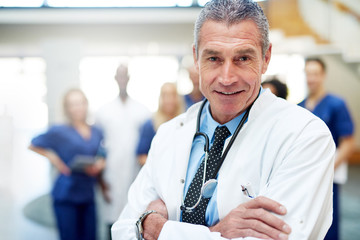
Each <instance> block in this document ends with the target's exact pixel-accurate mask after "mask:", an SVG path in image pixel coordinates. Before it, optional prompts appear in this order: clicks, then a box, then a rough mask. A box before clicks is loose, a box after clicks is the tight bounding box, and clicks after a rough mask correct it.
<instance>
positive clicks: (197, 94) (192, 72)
mask: <svg viewBox="0 0 360 240" xmlns="http://www.w3.org/2000/svg"><path fill="white" fill-rule="evenodd" d="M187 70H188V72H189V78H190V80H191V83H192V85H193V89H192V90H191V93H189V94H187V95H185V96H184V100H185V104H186V109H188V108H189V107H191V106H192V105H193V104H194V103H197V102H200V101H201V100H203V99H204V96H203V94H202V93H201V91H200V88H199V73H198V72H197V71H196V69H195V67H194V65H191V66H190V67H188V68H187Z"/></svg>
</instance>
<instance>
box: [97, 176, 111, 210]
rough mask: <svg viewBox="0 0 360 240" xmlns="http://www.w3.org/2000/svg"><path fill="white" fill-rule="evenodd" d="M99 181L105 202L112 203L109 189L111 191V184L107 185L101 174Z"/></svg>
mask: <svg viewBox="0 0 360 240" xmlns="http://www.w3.org/2000/svg"><path fill="white" fill-rule="evenodd" d="M98 181H99V185H100V189H101V193H102V195H103V197H104V200H105V202H107V203H111V197H110V195H109V189H110V186H109V184H107V183H106V182H105V180H104V179H103V178H102V176H101V174H100V176H99V178H98Z"/></svg>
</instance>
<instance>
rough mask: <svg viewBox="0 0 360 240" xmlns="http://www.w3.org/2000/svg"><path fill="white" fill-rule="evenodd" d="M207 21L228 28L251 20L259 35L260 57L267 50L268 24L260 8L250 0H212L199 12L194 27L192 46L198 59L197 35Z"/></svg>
mask: <svg viewBox="0 0 360 240" xmlns="http://www.w3.org/2000/svg"><path fill="white" fill-rule="evenodd" d="M207 20H212V21H215V22H221V23H225V24H227V25H228V26H231V25H233V24H236V23H239V22H241V21H243V20H252V21H254V22H255V24H256V25H257V27H258V29H259V32H260V35H261V39H260V40H261V42H260V43H261V48H262V55H263V57H265V53H266V51H267V50H268V48H269V45H270V42H269V23H268V20H267V18H266V16H265V14H264V12H263V10H262V9H261V7H260V6H259V5H258V4H257V3H256V2H254V1H252V0H212V1H210V2H208V3H206V4H205V7H204V8H203V9H202V10H201V12H200V14H199V16H198V18H197V20H196V22H195V27H194V44H195V52H196V58H197V57H198V45H199V34H200V30H201V28H202V26H203V25H204V23H205V22H206V21H207Z"/></svg>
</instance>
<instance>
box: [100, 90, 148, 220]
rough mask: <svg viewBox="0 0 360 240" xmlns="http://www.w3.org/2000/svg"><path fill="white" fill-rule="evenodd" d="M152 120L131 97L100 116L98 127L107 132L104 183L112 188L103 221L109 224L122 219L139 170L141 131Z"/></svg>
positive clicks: (108, 107) (111, 105) (106, 108)
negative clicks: (149, 119) (145, 123)
mask: <svg viewBox="0 0 360 240" xmlns="http://www.w3.org/2000/svg"><path fill="white" fill-rule="evenodd" d="M149 117H150V112H149V110H147V108H146V107H144V106H143V105H141V104H140V103H138V102H136V101H135V100H133V99H131V98H130V97H128V98H127V100H126V102H125V103H124V102H122V101H121V99H120V97H118V98H116V99H115V100H114V101H112V102H110V103H108V104H106V105H104V106H103V107H102V108H100V110H99V111H98V112H97V115H96V124H98V125H99V126H100V127H101V128H102V129H103V131H104V139H105V147H106V150H107V157H106V167H105V170H104V180H105V182H106V183H107V184H108V186H109V196H110V198H111V203H110V204H105V207H104V218H105V220H106V222H108V223H114V222H115V221H116V219H117V218H118V217H119V214H120V213H121V211H122V209H123V208H124V206H125V204H126V202H127V192H128V190H129V187H130V185H131V183H132V182H133V181H134V179H135V177H136V176H137V174H138V172H139V170H140V165H139V164H138V161H137V158H136V154H135V150H136V146H137V143H138V139H139V134H140V128H141V126H142V125H143V123H144V122H145V120H147V119H148V118H149Z"/></svg>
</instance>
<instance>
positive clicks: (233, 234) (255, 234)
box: [221, 228, 272, 239]
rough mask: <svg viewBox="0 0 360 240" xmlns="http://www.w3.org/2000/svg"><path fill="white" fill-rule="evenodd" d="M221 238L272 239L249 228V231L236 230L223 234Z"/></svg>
mask: <svg viewBox="0 0 360 240" xmlns="http://www.w3.org/2000/svg"><path fill="white" fill-rule="evenodd" d="M221 236H222V237H225V238H229V239H232V238H240V237H241V238H245V237H255V238H259V239H272V238H271V237H269V236H268V235H266V234H263V233H260V232H257V231H255V230H253V229H250V228H248V229H236V230H235V231H234V230H231V231H229V232H224V233H222V234H221Z"/></svg>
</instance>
